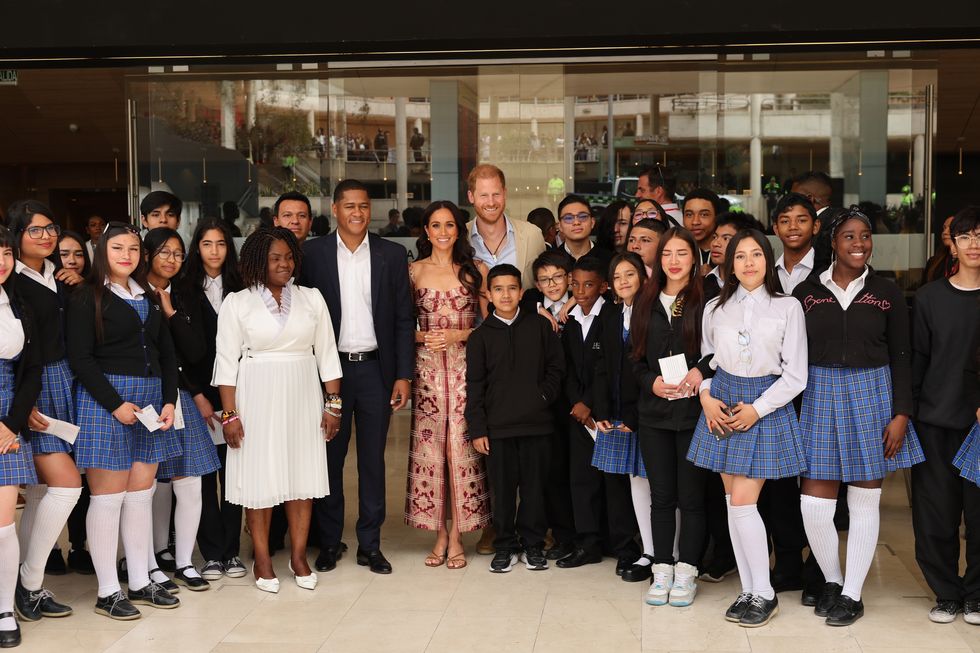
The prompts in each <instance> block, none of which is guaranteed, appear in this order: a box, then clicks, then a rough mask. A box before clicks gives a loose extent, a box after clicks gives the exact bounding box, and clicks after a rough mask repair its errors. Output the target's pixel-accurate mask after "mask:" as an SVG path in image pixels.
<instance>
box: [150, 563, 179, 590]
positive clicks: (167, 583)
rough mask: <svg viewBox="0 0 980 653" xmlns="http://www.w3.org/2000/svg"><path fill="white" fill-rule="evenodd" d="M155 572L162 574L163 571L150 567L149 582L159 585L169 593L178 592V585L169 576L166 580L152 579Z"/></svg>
mask: <svg viewBox="0 0 980 653" xmlns="http://www.w3.org/2000/svg"><path fill="white" fill-rule="evenodd" d="M155 573H160V574H163V572H162V571H160V570H159V569H151V570H150V573H149V576H150V582H151V583H155V584H157V585H159V586H160V587H162V588H163V589H165V590H167V591H168V592H170V593H171V594H177V593H178V592H180V585H178V584H177V583H175V582H173V581H172V580H170V579H169V578H167V579H166V580H153V574H155Z"/></svg>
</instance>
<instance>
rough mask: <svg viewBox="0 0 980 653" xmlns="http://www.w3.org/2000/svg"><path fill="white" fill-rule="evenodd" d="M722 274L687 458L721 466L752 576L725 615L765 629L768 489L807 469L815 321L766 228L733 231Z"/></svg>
mask: <svg viewBox="0 0 980 653" xmlns="http://www.w3.org/2000/svg"><path fill="white" fill-rule="evenodd" d="M722 278H723V279H724V280H725V285H724V286H723V287H722V289H721V294H720V295H719V296H718V297H716V298H715V299H712V300H710V301H709V302H708V303H707V304H706V305H705V309H704V318H703V320H702V328H701V355H702V356H707V355H709V354H713V355H714V356H713V358H712V359H711V367H712V368H713V369H715V375H714V377H713V378H711V379H706V380H704V381H702V383H701V386H700V395H701V406H702V408H703V409H704V419H701V420H699V421H698V425H697V428H696V430H695V431H694V437H693V439H692V441H691V448H690V450H689V451H688V454H687V459H688V460H690V461H691V462H693V463H694V464H695V465H697V466H698V467H702V468H705V469H709V470H711V471H714V472H718V473H720V474H721V478H722V482H723V483H724V485H725V494H726V500H727V501H728V502H729V512H728V516H729V530H730V531H731V537H732V545H733V548H734V550H735V559H736V563H737V566H738V574H739V578H740V579H741V581H742V592H741V593H740V594H739V595H738V597H737V598H736V600H735V602H734V603H732V605H731V606H730V607H729V608H728V610H727V611H726V613H725V618H726V619H727V620H729V621H732V622H737V623H739V624H740V625H741V626H744V627H746V628H755V627H758V626H762V625H764V624H766V623H768V622H769V620H770V619H772V617H773V616H774V615H775V614H776V612H777V611H778V605H779V604H778V601H777V600H776V594H775V592H774V591H773V588H772V584H771V583H770V580H769V549H768V542H767V538H766V527H765V524H764V523H763V521H762V517H761V516H760V515H759V510H758V507H757V505H756V504H757V502H758V499H759V493H760V492H761V491H762V486H763V484H764V483H765V482H766V479H778V478H784V477H787V476H798V475H799V474H800V473H801V472H803V471H805V470H806V459H805V457H804V453H803V447H802V444H801V433H800V425H799V422H798V421H797V418H796V412H795V411H794V409H793V405H792V404H793V398H794V397H796V396H797V395H798V394H800V392H802V391H803V389H804V388H805V387H806V371H807V342H806V326H805V322H804V318H803V309H802V308H801V307H800V303H799V302H798V301H796V300H795V299H793V298H792V297H787V296H785V295H781V294H780V293H779V292H778V277H777V276H776V269H775V260H774V257H773V253H772V247H771V246H770V244H769V241H768V240H767V239H766V237H765V236H764V235H763V234H762V232H760V231H756V230H754V229H746V230H743V231H740V232H738V234H736V235H735V237H734V238H732V240H731V241H730V242H729V243H728V249H727V250H726V252H725V269H724V272H723V274H722Z"/></svg>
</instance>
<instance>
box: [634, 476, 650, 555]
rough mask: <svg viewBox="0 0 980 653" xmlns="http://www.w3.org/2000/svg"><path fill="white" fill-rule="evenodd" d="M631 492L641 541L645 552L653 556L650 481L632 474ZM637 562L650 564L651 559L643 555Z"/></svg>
mask: <svg viewBox="0 0 980 653" xmlns="http://www.w3.org/2000/svg"><path fill="white" fill-rule="evenodd" d="M630 494H631V495H632V497H633V512H634V513H636V523H637V525H638V526H639V527H640V542H642V543H643V553H644V554H645V555H648V556H651V557H652V556H653V523H652V522H651V515H650V509H651V498H650V481H649V480H647V479H645V478H643V477H642V476H630ZM636 564H638V565H648V564H650V559H649V558H644V557H642V556H641V557H640V558H639V559H638V560H637V561H636Z"/></svg>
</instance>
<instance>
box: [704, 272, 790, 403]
mask: <svg viewBox="0 0 980 653" xmlns="http://www.w3.org/2000/svg"><path fill="white" fill-rule="evenodd" d="M717 305H718V298H717V297H716V298H714V299H712V300H711V301H709V302H708V303H707V305H706V306H705V307H704V318H703V323H702V331H701V333H702V335H701V355H702V356H707V355H708V354H714V358H712V359H711V367H712V369H722V370H724V371H725V372H728V373H729V374H732V375H735V376H742V377H758V376H767V375H770V374H775V375H778V376H779V379H777V380H776V382H775V383H773V384H772V385H771V386H770V387H769V389H767V390H766V391H765V392H763V393H762V396H760V397H759V398H758V399H756V400H755V401H754V402H753V403H752V407H753V408H755V410H756V412H757V413H758V414H759V417H760V418H761V417H765V416H766V415H768V414H769V413H771V412H773V411H774V410H776V409H777V408H780V407H782V406H785V405H786V404H788V403H789V402H791V401H793V398H794V397H796V396H797V395H798V394H800V393H801V392H803V390H804V389H805V388H806V378H807V346H806V323H805V321H804V318H803V308H802V306H800V302H798V301H797V300H796V299H794V298H793V297H785V296H780V297H772V296H770V295H769V293H768V292H767V291H766V288H765V286H759V287H758V288H756V289H755V290H753V291H752V292H748V291H747V290H746V289H745V287H744V286H739V287H738V290H736V291H735V295H734V296H733V297H732V298H731V299H729V300H728V301H727V302H726V303H725V305H724V306H722V307H721V308H720V309H718V310H715V307H716V306H717ZM740 333H741V334H744V335H745V336H747V337H748V340H749V342H748V344H747V345H746V346H743V345H741V344H739V334H740ZM745 350H748V351H747V354H743V352H744V351H745ZM710 387H711V379H705V380H704V381H702V382H701V388H700V390H704V389H705V388H710Z"/></svg>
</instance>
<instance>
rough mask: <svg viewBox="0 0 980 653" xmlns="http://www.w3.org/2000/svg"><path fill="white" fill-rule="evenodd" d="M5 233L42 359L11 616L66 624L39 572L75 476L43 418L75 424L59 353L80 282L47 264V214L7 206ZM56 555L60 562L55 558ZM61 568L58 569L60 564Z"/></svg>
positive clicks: (51, 228) (71, 497) (70, 503)
mask: <svg viewBox="0 0 980 653" xmlns="http://www.w3.org/2000/svg"><path fill="white" fill-rule="evenodd" d="M9 213H10V227H11V229H12V230H13V232H14V236H15V237H16V238H17V245H18V251H19V259H20V260H18V261H17V268H16V269H17V285H18V290H19V292H20V295H21V297H22V298H23V300H24V302H25V303H26V304H27V305H29V306H30V307H31V310H32V311H33V314H34V318H35V322H36V327H35V334H34V339H35V340H36V342H37V344H38V347H39V349H40V352H41V363H42V364H43V365H44V372H43V374H42V387H41V394H40V395H39V396H38V399H37V404H36V406H35V408H34V410H32V411H31V415H30V418H29V420H28V426H29V428H30V429H31V449H32V451H33V453H34V465H35V467H36V469H37V474H38V478H39V480H40V483H41V484H40V485H32V486H29V487H28V488H27V491H26V499H27V500H26V503H25V507H24V514H23V518H22V519H21V534H20V541H21V556H22V558H21V562H22V563H23V564H22V565H21V569H20V584H19V586H18V588H17V597H16V598H17V611H18V613H20V616H21V618H22V619H24V620H25V621H39V620H40V619H41V617H42V616H43V617H65V616H68V615H70V614H71V613H72V609H71V608H70V607H69V606H67V605H64V604H62V603H59V602H57V601H56V600H55V598H54V596H53V595H52V594H51V593H50V592H49V591H47V590H45V589H44V587H43V581H44V568H45V565H46V563H47V561H48V557H49V556H50V555H51V554H52V547H54V546H55V544H56V543H57V541H58V537H59V536H60V535H61V529H63V528H64V526H65V522H67V521H68V516H69V515H70V514H71V512H72V509H73V508H74V507H75V504H76V503H77V502H78V499H79V496H80V495H81V492H82V480H81V475H80V474H79V473H78V468H76V467H75V461H74V460H72V456H71V453H72V447H71V445H70V444H69V443H68V442H66V441H64V440H62V439H60V438H58V437H56V436H54V435H50V434H48V433H45V432H44V431H45V430H46V429H48V428H49V426H50V423H49V419H57V420H61V421H65V422H70V423H75V421H76V420H75V405H74V403H75V399H74V392H73V390H74V379H73V376H72V373H71V370H70V369H69V366H68V360H67V352H66V350H65V333H66V327H65V313H66V308H67V305H68V297H69V292H70V290H69V285H68V283H71V284H77V283H78V282H80V281H81V277H80V276H79V275H78V273H77V272H74V271H71V270H65V269H61V270H58V269H57V266H56V265H55V264H54V263H52V262H51V261H49V260H48V257H49V256H50V255H51V254H52V253H53V252H54V251H55V248H56V246H57V242H58V235H59V233H60V232H61V229H60V227H58V225H56V224H55V223H54V214H53V213H52V212H51V210H50V209H49V208H48V207H47V206H45V205H44V204H41V203H40V202H37V201H34V200H23V201H19V202H15V203H14V204H13V205H12V206H11V207H10V211H9ZM56 555H58V556H59V558H60V556H61V553H60V552H58V553H57V554H56ZM62 564H64V563H63V562H62Z"/></svg>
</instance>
